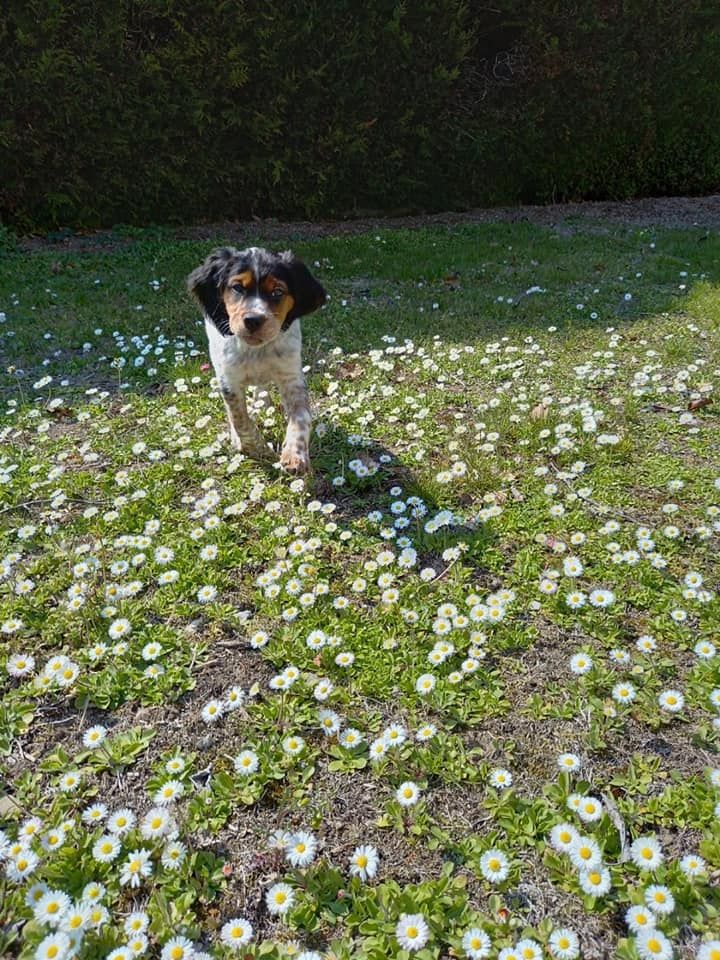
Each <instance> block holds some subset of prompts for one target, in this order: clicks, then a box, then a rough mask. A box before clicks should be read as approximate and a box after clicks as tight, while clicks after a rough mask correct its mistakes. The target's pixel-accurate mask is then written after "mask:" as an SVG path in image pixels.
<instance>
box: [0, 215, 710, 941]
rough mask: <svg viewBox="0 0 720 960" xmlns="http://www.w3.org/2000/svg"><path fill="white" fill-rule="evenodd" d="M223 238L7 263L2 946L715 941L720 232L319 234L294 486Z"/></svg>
mask: <svg viewBox="0 0 720 960" xmlns="http://www.w3.org/2000/svg"><path fill="white" fill-rule="evenodd" d="M252 239H253V242H255V243H257V242H262V240H263V236H262V227H259V229H258V234H257V235H255V236H253V238H252ZM223 240H224V238H223V237H220V236H219V237H217V243H214V242H213V241H209V242H203V243H200V242H197V241H190V240H179V239H177V237H176V236H175V235H173V234H172V233H171V232H170V231H161V230H154V231H144V232H143V231H131V230H125V231H118V232H116V233H115V234H114V235H112V236H111V237H110V238H109V241H108V243H107V244H105V245H101V244H97V243H95V244H88V245H87V248H86V249H79V250H73V251H60V252H58V250H57V249H46V250H39V251H38V250H36V251H33V252H25V253H19V252H17V251H6V253H5V255H4V257H3V258H2V260H0V311H1V312H0V354H1V359H2V369H3V380H2V390H1V392H0V402H1V403H2V407H3V414H2V426H1V428H0V429H2V434H1V437H2V448H1V449H0V517H1V518H2V524H1V527H2V529H0V538H1V541H2V544H1V546H0V551H1V555H2V557H3V559H2V560H0V576H1V578H2V579H1V580H0V678H1V679H0V694H1V696H2V702H1V704H0V776H2V780H3V781H4V784H5V793H4V795H3V796H2V797H0V828H1V832H0V862H1V863H2V866H1V867H0V870H2V877H1V878H0V904H1V909H0V914H1V915H2V922H1V923H0V955H2V956H3V957H5V956H7V957H22V958H23V960H25V958H28V960H29V958H36V957H37V958H39V960H65V958H67V957H72V956H76V957H78V958H81V960H85V958H87V960H95V958H98V960H99V958H103V960H104V958H108V960H128V958H131V957H135V956H137V957H143V956H147V957H162V960H190V958H191V957H195V958H198V960H203V958H205V960H207V957H208V956H211V957H218V958H220V957H225V958H230V957H241V958H243V960H244V958H252V957H265V958H268V960H275V958H278V960H284V958H299V960H318V958H320V957H322V958H324V960H351V958H352V960H382V958H385V957H393V958H397V960H409V958H410V957H417V960H436V958H440V957H443V958H445V957H458V958H469V960H481V958H483V957H490V958H493V960H495V958H498V960H539V958H546V960H549V958H557V960H572V958H574V957H577V956H581V957H583V958H586V960H606V958H613V957H617V958H619V960H645V958H659V960H665V958H669V957H678V958H687V960H689V958H699V960H719V958H720V939H718V938H720V890H719V887H718V880H720V758H719V757H718V745H719V744H720V650H718V647H720V629H719V628H720V601H719V600H718V593H717V591H718V588H719V587H720V563H719V562H718V552H719V548H720V429H719V428H720V420H719V419H718V415H719V414H720V400H718V388H719V387H720V238H719V237H718V236H717V235H716V234H713V233H711V234H708V232H707V231H704V230H699V229H692V228H688V229H683V230H668V229H660V228H657V229H655V228H647V229H643V230H638V229H635V228H633V229H630V228H625V227H622V226H619V225H617V224H614V225H609V224H603V223H582V222H579V221H577V222H572V221H571V222H566V223H564V224H562V225H561V226H560V227H537V226H531V225H526V224H520V225H518V224H515V225H512V224H504V225H503V224H485V225H480V226H467V225H458V226H455V227H446V228H439V227H438V228H433V229H417V230H404V231H402V230H397V231H390V230H378V231H375V232H370V233H367V234H361V235H354V236H352V235H351V236H342V237H334V238H333V237H324V238H315V239H312V240H308V239H307V238H303V237H302V236H301V235H297V236H293V235H292V233H289V234H288V237H287V242H286V243H285V244H282V246H292V247H293V249H294V250H295V251H296V252H297V253H298V254H299V255H301V256H302V257H303V258H304V259H305V260H306V262H307V263H308V264H309V265H310V266H311V268H312V269H313V272H314V273H315V274H316V275H317V277H318V278H319V279H320V280H321V282H322V283H323V285H324V286H325V287H326V289H327V290H328V292H329V294H330V299H329V302H328V304H327V305H326V306H325V307H324V308H323V309H322V310H321V311H320V312H318V313H316V314H313V315H312V316H309V317H307V318H306V319H305V320H304V321H303V335H304V341H305V348H304V357H305V360H306V363H307V377H308V382H309V385H310V391H311V396H312V401H313V405H314V418H315V419H314V430H313V438H312V446H311V456H312V459H313V472H312V474H311V475H310V476H309V477H308V478H306V479H304V480H302V479H293V478H291V477H288V476H286V475H283V474H282V473H281V472H280V471H279V469H278V468H277V467H274V466H272V465H268V464H265V465H260V464H258V463H256V462H253V461H251V460H248V459H246V458H244V457H243V456H242V455H241V454H238V453H237V452H236V451H234V450H232V449H231V448H230V445H229V442H228V436H227V431H226V425H225V418H224V412H223V409H222V403H221V400H220V398H219V395H218V393H217V391H216V389H215V386H214V383H213V379H212V370H211V369H209V368H208V362H207V354H206V342H205V334H204V330H203V327H202V323H201V319H200V317H199V314H198V311H197V308H196V306H195V305H194V303H193V302H191V300H190V298H189V297H188V295H187V294H186V292H185V285H184V279H185V277H186V275H187V274H188V273H189V272H190V270H191V269H192V268H193V267H195V266H196V265H197V264H198V263H199V262H200V261H201V260H202V259H203V258H204V257H205V255H206V254H207V253H208V252H209V250H210V249H212V247H213V246H215V245H217V244H219V243H221V242H223ZM6 371H7V373H6ZM257 410H258V414H257V415H258V419H259V422H260V423H261V425H262V429H263V432H264V434H265V436H266V437H267V439H268V440H269V441H271V442H273V443H274V444H275V445H276V448H278V447H279V443H280V442H281V438H282V433H283V417H282V413H281V411H280V410H279V409H278V408H277V407H276V406H273V405H270V406H269V407H268V406H267V405H264V404H263V403H262V398H257Z"/></svg>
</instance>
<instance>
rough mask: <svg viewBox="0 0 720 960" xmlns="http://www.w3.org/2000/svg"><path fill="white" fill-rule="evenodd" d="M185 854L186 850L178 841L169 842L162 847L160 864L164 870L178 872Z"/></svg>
mask: <svg viewBox="0 0 720 960" xmlns="http://www.w3.org/2000/svg"><path fill="white" fill-rule="evenodd" d="M186 854H187V848H186V846H185V844H184V843H180V841H179V840H171V841H170V843H168V844H166V845H165V846H164V847H163V852H162V855H161V857H160V862H161V863H162V865H163V866H164V867H165V869H166V870H178V869H179V868H180V865H181V864H182V862H183V860H184V859H185V856H186Z"/></svg>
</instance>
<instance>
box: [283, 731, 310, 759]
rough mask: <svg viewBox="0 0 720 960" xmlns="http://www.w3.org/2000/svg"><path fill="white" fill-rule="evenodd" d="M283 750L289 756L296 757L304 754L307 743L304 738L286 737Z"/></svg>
mask: <svg viewBox="0 0 720 960" xmlns="http://www.w3.org/2000/svg"><path fill="white" fill-rule="evenodd" d="M282 747H283V750H284V752H285V753H287V754H288V756H291V757H296V756H297V755H298V754H299V753H302V751H303V749H304V748H305V741H304V740H303V738H302V737H297V736H291V737H286V738H285V739H284V740H283V744H282Z"/></svg>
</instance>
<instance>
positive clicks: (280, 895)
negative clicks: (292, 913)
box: [275, 890, 287, 903]
mask: <svg viewBox="0 0 720 960" xmlns="http://www.w3.org/2000/svg"><path fill="white" fill-rule="evenodd" d="M286 900H287V894H286V893H285V891H284V890H278V892H277V893H276V894H275V903H285V901H286Z"/></svg>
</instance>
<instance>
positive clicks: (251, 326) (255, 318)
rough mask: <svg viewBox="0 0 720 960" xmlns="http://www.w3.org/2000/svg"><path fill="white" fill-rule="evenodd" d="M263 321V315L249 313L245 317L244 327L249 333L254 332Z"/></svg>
mask: <svg viewBox="0 0 720 960" xmlns="http://www.w3.org/2000/svg"><path fill="white" fill-rule="evenodd" d="M264 322H265V317H263V316H262V315H261V314H257V313H251V314H250V315H249V316H246V317H245V327H246V329H247V330H248V331H249V332H250V333H255V331H256V330H259V329H260V327H261V326H262V325H263V323H264Z"/></svg>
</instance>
